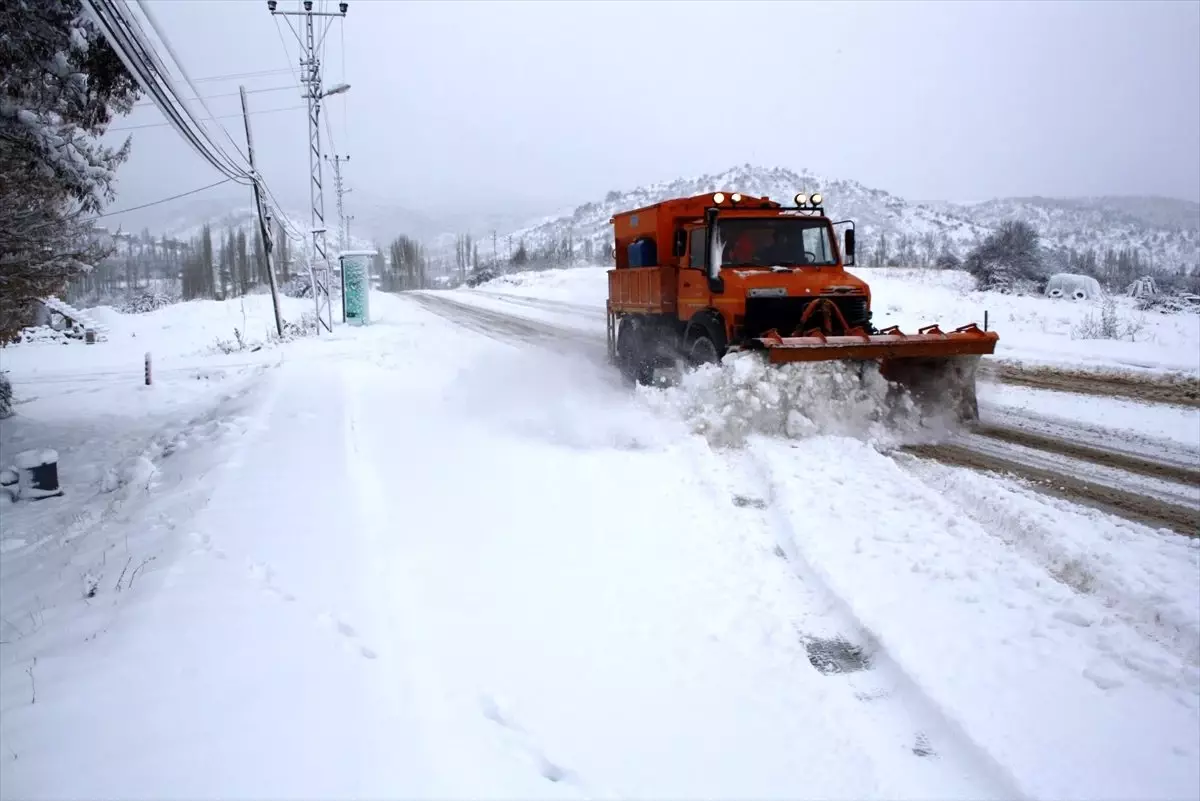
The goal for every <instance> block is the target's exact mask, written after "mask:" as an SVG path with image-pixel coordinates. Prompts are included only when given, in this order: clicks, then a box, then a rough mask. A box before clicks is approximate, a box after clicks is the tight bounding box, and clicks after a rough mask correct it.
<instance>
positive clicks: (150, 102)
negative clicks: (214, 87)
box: [133, 86, 293, 108]
mask: <svg viewBox="0 0 1200 801" xmlns="http://www.w3.org/2000/svg"><path fill="white" fill-rule="evenodd" d="M292 88H293V87H291V86H272V87H271V88H269V89H247V90H246V94H248V95H257V94H262V93H263V92H284V91H287V90H288V89H292ZM237 96H238V93H237V92H222V93H221V94H219V95H205V96H204V99H205V100H213V99H215V98H218V97H237ZM188 99H189V100H194V99H195V98H188ZM153 105H154V101H153V100H143V101H142V102H140V103H134V104H133V107H134V108H141V107H143V106H153Z"/></svg>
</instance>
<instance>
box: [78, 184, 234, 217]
mask: <svg viewBox="0 0 1200 801" xmlns="http://www.w3.org/2000/svg"><path fill="white" fill-rule="evenodd" d="M231 180H233V179H231V178H226V179H224V180H222V181H217V182H216V183H215V184H209V185H208V186H202V187H200V188H199V189H192V190H191V191H189V192H180V193H179V194H178V195H171V196H170V197H164V198H163V199H162V200H155V201H154V202H153V203H143V204H142V205H140V206H131V207H130V208H127V209H121V210H120V211H106V212H105V213H103V214H97V215H96V216H95V217H92V218H91V219H89V220H87V222H91V220H99V219H100V218H101V217H113V216H115V215H117V214H125V213H126V212H130V211H140V210H141V209H148V208H150V207H151V206H158V205H161V204H163V203H170V202H171V201H172V200H179V199H180V198H181V197H187V196H188V195H195V194H199V193H200V192H203V191H205V190H207V189H212V188H213V187H215V186H220V185H221V184H227V183H229V182H230V181H231Z"/></svg>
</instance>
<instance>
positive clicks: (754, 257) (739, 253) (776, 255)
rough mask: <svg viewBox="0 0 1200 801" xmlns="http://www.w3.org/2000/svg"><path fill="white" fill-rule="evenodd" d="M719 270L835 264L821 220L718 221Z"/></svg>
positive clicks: (736, 219)
mask: <svg viewBox="0 0 1200 801" xmlns="http://www.w3.org/2000/svg"><path fill="white" fill-rule="evenodd" d="M717 228H718V230H719V231H720V233H721V242H722V243H723V247H722V252H721V266H722V267H773V266H776V265H778V266H803V265H815V266H831V265H834V264H837V259H836V257H835V255H834V252H833V248H832V247H831V246H830V241H829V227H828V226H827V225H826V223H825V221H824V220H819V219H803V218H796V217H761V218H754V217H742V218H730V219H724V220H721V219H718V221H717Z"/></svg>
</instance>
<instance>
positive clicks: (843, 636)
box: [721, 450, 1025, 799]
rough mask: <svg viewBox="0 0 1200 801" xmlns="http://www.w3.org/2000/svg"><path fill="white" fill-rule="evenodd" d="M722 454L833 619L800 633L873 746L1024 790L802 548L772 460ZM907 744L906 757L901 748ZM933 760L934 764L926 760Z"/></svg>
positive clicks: (965, 790) (984, 788) (972, 787)
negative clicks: (893, 652) (839, 685)
mask: <svg viewBox="0 0 1200 801" xmlns="http://www.w3.org/2000/svg"><path fill="white" fill-rule="evenodd" d="M721 461H722V463H723V465H724V473H725V475H727V476H730V477H737V478H739V479H740V481H742V482H744V483H745V485H746V486H748V487H751V488H757V490H755V489H751V490H749V491H748V492H746V491H744V494H742V493H733V502H734V503H735V505H737V506H740V507H742V508H745V509H747V510H755V512H756V514H754V515H753V517H754V519H755V520H756V521H757V524H758V525H759V526H761V527H762V528H763V529H764V530H765V531H766V532H768V533H769V536H770V537H771V538H772V540H773V541H774V547H775V553H776V555H777V556H779V557H780V558H781V559H784V560H785V561H786V562H787V563H788V566H789V568H790V569H791V571H792V573H793V574H794V575H795V576H796V578H797V579H799V584H800V586H801V588H802V591H803V592H804V594H805V595H807V596H808V597H809V598H810V599H811V607H812V608H814V609H818V610H820V611H821V614H822V617H823V618H824V621H823V622H824V623H825V625H828V624H832V628H830V629H825V630H822V629H823V628H824V626H822V621H811V620H810V621H807V622H808V624H809V625H808V626H806V628H808V629H809V630H808V631H800V630H798V631H797V635H798V636H799V638H800V640H801V642H802V643H803V644H804V647H805V649H806V651H807V652H808V656H809V661H810V663H811V664H812V665H813V667H814V668H815V669H816V670H818V671H820V672H822V673H824V674H826V675H828V676H829V677H830V679H831V681H838V682H840V683H842V684H843V685H845V688H846V689H847V690H848V691H849V694H848V695H847V694H843V701H842V707H843V709H844V710H845V714H846V717H847V718H848V719H850V720H852V721H853V725H855V726H856V728H857V729H858V731H859V732H860V736H861V737H862V738H863V739H864V741H870V742H872V745H873V747H874V751H873V752H874V753H877V754H878V755H879V758H880V759H881V760H882V761H883V762H884V763H885V764H890V765H891V766H892V767H893V769H894V770H896V771H897V775H898V777H902V776H903V775H904V771H914V770H915V771H921V770H922V766H926V767H925V770H926V773H927V774H928V773H930V772H933V771H938V772H940V773H941V774H942V775H943V776H944V781H943V782H942V783H943V785H944V784H945V780H949V781H951V782H955V783H959V784H960V787H959V788H958V792H959V793H961V795H960V796H959V797H968V795H969V796H970V797H989V798H1004V799H1020V798H1024V797H1025V796H1024V794H1023V793H1022V791H1021V790H1020V789H1019V786H1018V784H1017V782H1016V780H1015V778H1014V777H1013V776H1012V774H1011V773H1010V772H1009V771H1008V769H1007V768H1006V767H1004V766H1003V765H1002V764H1000V763H999V762H997V761H996V760H995V759H994V758H993V757H992V756H991V755H990V754H989V753H988V752H987V751H986V750H985V749H984V748H983V747H982V746H980V745H979V743H977V742H976V741H975V740H974V739H973V738H972V737H971V736H970V734H969V733H968V732H967V731H966V730H965V729H964V728H963V727H962V726H961V725H960V724H959V722H958V721H957V720H955V719H954V718H953V717H951V716H950V715H949V714H948V713H947V712H946V711H945V710H944V709H942V708H941V706H939V705H938V703H937V702H936V701H934V700H933V699H932V698H931V697H930V696H929V694H928V693H926V692H925V690H924V689H923V688H922V687H921V686H920V685H919V684H918V683H917V682H916V681H915V680H914V679H913V678H912V677H911V676H910V675H909V673H908V672H907V671H906V670H905V669H904V667H903V666H902V665H901V664H900V663H899V662H897V661H896V660H895V659H894V658H893V657H892V656H891V654H889V653H888V651H887V649H886V647H885V646H884V644H883V643H882V641H881V640H880V638H879V636H878V635H877V634H876V633H875V632H873V631H872V630H871V629H870V628H869V627H868V626H866V625H865V624H864V623H863V622H862V620H861V619H859V617H858V616H857V614H856V613H855V612H854V609H853V607H852V605H851V604H850V603H848V602H847V600H846V599H845V598H843V597H842V596H841V595H840V594H839V593H838V592H837V591H836V590H834V589H833V585H832V584H831V582H830V581H829V579H828V577H827V576H826V575H825V574H824V572H823V571H822V570H821V569H820V568H819V567H818V566H817V565H816V564H815V563H813V562H812V561H811V560H809V559H808V558H807V556H806V555H805V554H804V553H803V551H802V549H801V547H800V546H799V543H800V538H799V537H798V534H797V532H796V530H795V528H794V526H793V524H792V520H791V518H790V516H789V515H788V513H787V511H786V510H785V509H783V508H782V507H781V506H780V504H779V499H780V490H779V487H778V484H777V483H776V482H775V480H774V478H773V476H772V475H771V471H770V468H769V467H768V466H767V465H766V464H765V463H764V462H763V461H762V460H761V458H760V457H758V456H756V455H755V454H753V453H752V452H751V451H749V450H743V451H740V452H738V453H737V454H736V455H727V456H726V457H725V458H724V459H722V460H721ZM764 489H765V492H763V491H762V490H764ZM764 495H765V497H761V496H764ZM814 622H816V623H817V625H816V626H813V625H812V623H814ZM868 707H869V709H868ZM904 752H907V753H906V754H905V756H906V758H907V764H905V763H904V762H903V761H900V760H899V759H898V756H897V755H898V754H900V753H904ZM914 760H915V763H914ZM931 762H934V763H937V764H935V766H934V767H928V764H929V763H931ZM901 780H902V778H901Z"/></svg>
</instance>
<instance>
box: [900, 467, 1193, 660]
mask: <svg viewBox="0 0 1200 801" xmlns="http://www.w3.org/2000/svg"><path fill="white" fill-rule="evenodd" d="M931 468H932V469H931ZM951 469H953V468H948V467H946V466H943V465H923V466H921V467H915V468H914V469H913V471H912V472H913V473H914V474H915V475H916V476H917V477H918V478H919V479H920V480H921V481H923V482H924V483H925V484H926V485H928V486H929V487H930V488H932V489H934V490H936V491H937V492H939V493H941V494H943V495H947V496H948V497H950V498H951V499H953V500H954V501H955V502H956V503H957V504H958V507H959V508H960V509H962V510H963V512H964V513H965V514H966V515H967V517H969V518H970V519H971V520H974V521H975V522H976V523H978V524H979V525H980V527H981V528H982V529H983V530H984V531H986V532H987V533H988V534H989V535H990V536H992V537H995V538H996V539H998V540H1000V541H1001V542H1004V543H1005V544H1006V545H1008V546H1010V547H1012V548H1014V549H1016V550H1017V551H1019V552H1020V553H1022V554H1024V555H1025V556H1026V557H1027V558H1029V559H1030V560H1031V561H1033V562H1034V563H1036V564H1037V565H1039V566H1040V567H1042V568H1043V569H1045V570H1046V572H1047V573H1048V574H1049V575H1051V576H1052V577H1054V579H1055V580H1057V581H1059V582H1060V583H1062V584H1063V585H1065V586H1067V587H1069V588H1071V590H1072V591H1074V592H1076V593H1078V594H1079V595H1085V596H1086V595H1090V596H1094V597H1096V598H1100V599H1102V600H1103V602H1104V605H1105V607H1106V608H1108V609H1111V610H1112V611H1113V613H1114V614H1115V615H1117V616H1119V617H1120V618H1121V619H1122V620H1123V621H1124V622H1125V623H1127V624H1128V625H1129V626H1130V627H1131V628H1133V629H1134V630H1135V631H1137V632H1138V633H1140V634H1141V635H1142V636H1144V637H1146V638H1147V639H1149V640H1152V641H1154V642H1157V643H1159V644H1161V645H1162V646H1164V647H1165V648H1166V649H1167V650H1169V651H1171V652H1172V653H1174V654H1175V656H1176V657H1178V658H1179V659H1180V660H1182V661H1184V662H1185V663H1189V664H1192V665H1197V664H1200V630H1197V629H1196V628H1195V627H1194V626H1193V625H1192V623H1191V622H1190V621H1189V620H1187V619H1186V616H1185V615H1182V614H1180V611H1179V610H1176V609H1170V608H1166V609H1164V608H1163V604H1162V599H1161V597H1154V596H1151V598H1139V597H1137V595H1135V594H1134V593H1133V592H1132V591H1131V590H1129V589H1127V588H1126V587H1125V586H1124V585H1122V584H1120V583H1118V582H1117V581H1116V580H1115V579H1116V578H1118V577H1120V578H1125V576H1124V575H1122V574H1123V573H1125V572H1128V571H1122V574H1118V576H1110V575H1105V573H1106V569H1105V566H1104V565H1103V564H1102V563H1101V564H1096V563H1095V561H1096V560H1095V558H1094V556H1093V555H1092V554H1091V553H1090V552H1087V551H1084V550H1079V551H1077V552H1072V549H1070V548H1068V547H1067V543H1066V542H1065V541H1064V538H1063V536H1062V534H1061V533H1060V531H1059V529H1061V528H1062V520H1061V517H1059V516H1057V515H1055V517H1054V518H1053V522H1051V521H1050V520H1048V519H1047V518H1045V517H1042V518H1039V517H1037V516H1035V515H1033V514H1029V513H1026V512H1025V510H1022V509H1021V508H1018V507H1017V506H1015V505H1014V504H1013V503H1011V502H1008V501H1006V500H1005V499H1002V498H1001V497H1000V496H999V495H998V494H997V492H996V490H995V489H994V488H993V487H991V486H987V487H982V486H979V485H978V484H971V483H968V482H965V481H953V480H947V479H946V477H945V476H944V475H943V474H942V473H943V471H946V470H951ZM1031 500H1032V501H1034V502H1035V503H1037V505H1038V506H1041V507H1043V508H1044V506H1045V504H1044V502H1042V501H1040V500H1038V499H1036V496H1034V497H1033V498H1031ZM1137 567H1138V568H1141V569H1145V568H1151V569H1153V566H1152V565H1144V564H1143V565H1138V566H1137ZM1154 601H1158V603H1155V602H1154ZM1129 666H1130V667H1133V668H1135V669H1137V668H1138V666H1137V665H1129Z"/></svg>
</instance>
